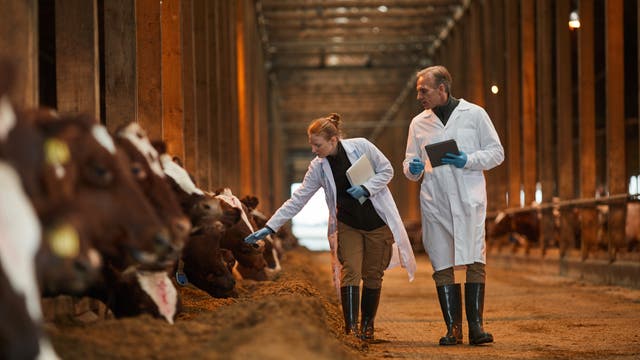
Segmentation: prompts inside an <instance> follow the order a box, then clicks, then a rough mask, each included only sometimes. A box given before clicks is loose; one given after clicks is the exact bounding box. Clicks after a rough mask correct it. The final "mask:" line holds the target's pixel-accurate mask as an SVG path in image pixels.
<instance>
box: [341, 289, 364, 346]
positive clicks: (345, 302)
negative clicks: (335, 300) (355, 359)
mask: <svg viewBox="0 0 640 360" xmlns="http://www.w3.org/2000/svg"><path fill="white" fill-rule="evenodd" d="M340 294H341V295H342V296H341V300H342V314H343V315H344V332H345V334H347V335H349V334H353V335H355V336H358V306H359V304H360V287H359V286H343V287H341V288H340Z"/></svg>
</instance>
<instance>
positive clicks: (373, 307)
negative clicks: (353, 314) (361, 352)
mask: <svg viewBox="0 0 640 360" xmlns="http://www.w3.org/2000/svg"><path fill="white" fill-rule="evenodd" d="M379 303H380V289H369V288H366V287H363V288H362V303H361V307H362V322H361V324H360V337H361V338H362V340H373V320H374V319H375V317H376V312H377V311H378V304H379Z"/></svg>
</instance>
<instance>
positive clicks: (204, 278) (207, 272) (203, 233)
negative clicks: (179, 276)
mask: <svg viewBox="0 0 640 360" xmlns="http://www.w3.org/2000/svg"><path fill="white" fill-rule="evenodd" d="M224 232H225V227H224V225H223V224H222V223H221V222H220V221H216V222H214V223H213V224H211V226H208V227H206V228H202V229H200V230H199V231H198V232H196V233H194V234H192V235H191V237H190V238H189V242H188V243H187V246H185V248H184V250H183V253H182V260H183V262H184V267H183V271H184V273H185V274H186V275H187V277H188V279H189V281H190V282H191V283H192V284H193V285H194V286H196V287H198V288H199V289H202V290H204V291H205V292H207V293H208V294H209V295H211V296H213V297H216V298H226V297H230V296H235V295H236V294H235V292H234V288H235V285H236V281H235V279H234V277H233V274H232V271H233V265H234V264H235V258H234V257H233V254H232V253H231V251H229V250H227V249H222V248H221V247H220V241H221V239H222V237H223V234H224Z"/></svg>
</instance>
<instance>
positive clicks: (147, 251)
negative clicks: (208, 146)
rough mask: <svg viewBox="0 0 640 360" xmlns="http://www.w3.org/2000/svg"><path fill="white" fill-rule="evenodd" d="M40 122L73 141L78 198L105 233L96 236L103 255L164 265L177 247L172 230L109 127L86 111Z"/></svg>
mask: <svg viewBox="0 0 640 360" xmlns="http://www.w3.org/2000/svg"><path fill="white" fill-rule="evenodd" d="M38 126H39V128H40V129H42V131H43V132H44V134H45V135H46V137H47V138H53V137H55V138H57V139H59V140H61V141H63V142H65V143H66V144H68V146H69V153H70V154H72V156H71V162H72V163H73V169H74V171H75V174H76V175H77V179H76V181H75V182H74V189H73V195H74V199H75V201H76V202H77V204H78V206H79V207H81V208H84V209H91V214H90V215H91V216H88V217H87V221H91V222H92V226H95V228H96V232H97V233H99V234H101V239H94V245H95V247H96V248H98V249H99V251H100V252H101V254H102V255H103V256H104V257H105V258H107V259H108V260H109V261H111V262H112V265H114V266H116V267H118V268H121V269H124V268H126V267H127V266H128V265H130V264H142V265H145V266H151V267H153V266H157V265H160V266H162V264H161V260H162V259H163V258H164V256H166V254H167V253H170V252H172V251H173V249H172V246H171V242H170V236H169V232H168V231H167V229H166V227H165V226H164V225H163V224H162V222H161V221H160V219H159V218H158V216H157V215H156V213H155V211H154V209H153V208H152V206H151V205H150V203H149V201H148V200H147V199H146V197H145V196H144V194H143V192H142V190H141V189H140V187H139V186H138V184H137V183H136V182H135V179H133V176H132V175H131V172H130V165H129V159H128V158H127V157H126V155H125V154H124V153H123V152H122V150H119V149H117V148H116V146H115V144H114V142H113V139H112V138H111V136H110V135H109V134H108V132H107V131H106V128H105V127H104V126H102V125H98V124H95V120H94V119H92V118H87V117H82V116H80V117H65V118H62V119H59V120H57V121H43V122H40V123H39V124H38ZM159 262H160V263H159Z"/></svg>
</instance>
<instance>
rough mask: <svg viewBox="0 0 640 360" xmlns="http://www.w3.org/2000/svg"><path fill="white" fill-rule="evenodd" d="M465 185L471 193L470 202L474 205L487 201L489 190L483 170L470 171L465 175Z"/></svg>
mask: <svg viewBox="0 0 640 360" xmlns="http://www.w3.org/2000/svg"><path fill="white" fill-rule="evenodd" d="M463 179H464V186H465V187H466V189H467V194H469V202H470V203H471V205H472V206H476V205H484V204H486V203H487V192H486V185H485V180H484V176H483V175H482V172H481V171H473V172H468V173H465V174H464V175H463Z"/></svg>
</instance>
